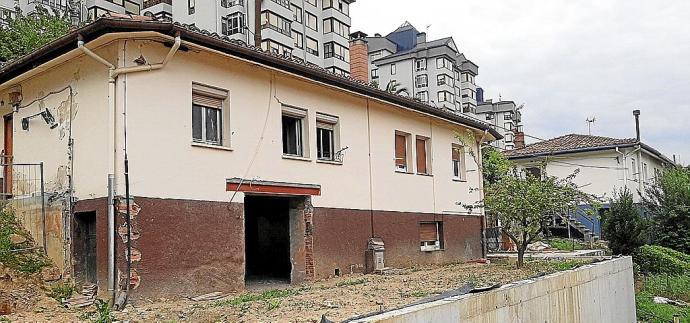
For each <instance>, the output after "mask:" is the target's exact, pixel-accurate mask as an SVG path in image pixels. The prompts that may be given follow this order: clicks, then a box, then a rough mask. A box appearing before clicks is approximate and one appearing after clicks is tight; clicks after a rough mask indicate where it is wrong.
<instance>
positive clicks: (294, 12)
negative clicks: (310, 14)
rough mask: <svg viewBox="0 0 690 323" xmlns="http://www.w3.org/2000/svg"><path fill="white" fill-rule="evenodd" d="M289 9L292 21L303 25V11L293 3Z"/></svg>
mask: <svg viewBox="0 0 690 323" xmlns="http://www.w3.org/2000/svg"><path fill="white" fill-rule="evenodd" d="M290 9H291V10H292V19H293V21H296V22H297V23H299V24H301V23H303V22H304V10H302V7H300V6H298V5H295V4H294V3H291V4H290ZM298 12H299V15H297V13H298Z"/></svg>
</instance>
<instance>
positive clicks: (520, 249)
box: [517, 245, 527, 269]
mask: <svg viewBox="0 0 690 323" xmlns="http://www.w3.org/2000/svg"><path fill="white" fill-rule="evenodd" d="M517 250H518V260H517V267H518V269H520V268H522V265H524V264H525V250H527V245H525V246H518V248H517Z"/></svg>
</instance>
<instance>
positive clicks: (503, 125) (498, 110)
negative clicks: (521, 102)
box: [477, 88, 525, 150]
mask: <svg viewBox="0 0 690 323" xmlns="http://www.w3.org/2000/svg"><path fill="white" fill-rule="evenodd" d="M479 92H480V93H482V90H481V88H480V89H479ZM480 96H483V94H480ZM520 109H521V108H520V107H518V106H517V105H516V104H515V102H513V101H503V100H499V101H497V102H493V100H486V101H484V100H483V98H481V100H480V102H479V105H478V106H477V118H478V119H480V120H482V121H485V122H486V123H488V124H490V125H491V126H492V127H493V128H494V129H496V131H498V132H499V133H500V134H502V135H503V139H501V140H496V141H494V142H492V143H491V144H492V145H493V146H494V147H496V148H498V149H499V150H511V149H515V148H522V147H524V146H525V135H524V132H523V130H522V124H521V122H522V113H521V112H520Z"/></svg>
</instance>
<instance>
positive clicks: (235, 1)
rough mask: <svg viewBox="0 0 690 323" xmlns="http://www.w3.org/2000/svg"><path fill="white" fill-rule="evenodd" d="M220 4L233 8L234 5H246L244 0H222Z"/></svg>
mask: <svg viewBox="0 0 690 323" xmlns="http://www.w3.org/2000/svg"><path fill="white" fill-rule="evenodd" d="M220 6H221V7H223V8H231V7H234V6H244V0H221V1H220Z"/></svg>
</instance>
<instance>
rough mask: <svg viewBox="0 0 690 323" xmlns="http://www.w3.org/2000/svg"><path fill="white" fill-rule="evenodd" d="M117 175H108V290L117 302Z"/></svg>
mask: <svg viewBox="0 0 690 323" xmlns="http://www.w3.org/2000/svg"><path fill="white" fill-rule="evenodd" d="M114 184H115V175H113V174H108V290H109V291H111V292H112V293H113V302H114V301H115V202H114V197H115V196H114V195H115V194H114V189H115V186H114Z"/></svg>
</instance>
